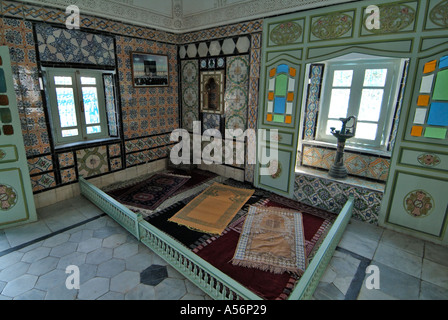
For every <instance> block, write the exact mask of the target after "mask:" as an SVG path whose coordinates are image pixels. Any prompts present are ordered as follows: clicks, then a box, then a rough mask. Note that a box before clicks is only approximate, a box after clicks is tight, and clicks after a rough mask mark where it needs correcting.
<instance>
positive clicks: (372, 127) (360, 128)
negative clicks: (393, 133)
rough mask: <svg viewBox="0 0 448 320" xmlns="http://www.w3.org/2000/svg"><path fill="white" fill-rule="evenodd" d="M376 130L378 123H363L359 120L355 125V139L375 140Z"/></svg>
mask: <svg viewBox="0 0 448 320" xmlns="http://www.w3.org/2000/svg"><path fill="white" fill-rule="evenodd" d="M377 130H378V125H377V124H376V123H365V122H364V123H363V122H359V121H358V123H357V125H356V134H355V138H357V139H366V140H375V139H376V131H377Z"/></svg>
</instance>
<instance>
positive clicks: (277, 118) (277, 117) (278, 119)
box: [273, 114, 285, 123]
mask: <svg viewBox="0 0 448 320" xmlns="http://www.w3.org/2000/svg"><path fill="white" fill-rule="evenodd" d="M273 121H274V122H282V123H283V122H285V116H282V115H278V114H275V115H274V119H273Z"/></svg>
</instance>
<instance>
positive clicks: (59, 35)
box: [36, 24, 115, 66]
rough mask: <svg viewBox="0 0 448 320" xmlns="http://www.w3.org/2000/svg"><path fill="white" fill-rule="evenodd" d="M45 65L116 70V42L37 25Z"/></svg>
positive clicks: (80, 32)
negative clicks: (94, 66) (68, 65)
mask: <svg viewBox="0 0 448 320" xmlns="http://www.w3.org/2000/svg"><path fill="white" fill-rule="evenodd" d="M36 35H37V45H38V48H39V57H40V60H41V61H51V62H72V63H83V64H95V65H105V66H114V65H115V52H114V39H113V38H112V37H107V36H104V35H99V34H93V33H88V32H82V31H78V30H70V29H67V28H54V27H52V26H50V25H48V24H36Z"/></svg>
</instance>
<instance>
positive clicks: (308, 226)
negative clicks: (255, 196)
mask: <svg viewBox="0 0 448 320" xmlns="http://www.w3.org/2000/svg"><path fill="white" fill-rule="evenodd" d="M257 192H258V193H260V194H262V196H261V197H262V199H259V200H258V201H257V203H256V204H255V205H257V206H266V207H282V208H288V209H293V210H298V211H300V212H301V213H302V221H303V230H304V237H305V244H306V255H307V265H309V263H310V262H311V260H312V258H313V256H314V255H315V253H316V252H317V250H318V249H319V246H320V243H321V242H322V241H323V239H324V238H325V235H326V234H327V233H328V231H329V230H330V228H331V226H332V222H333V221H334V220H335V219H336V215H335V214H333V213H330V212H328V211H325V210H323V209H319V208H314V207H311V206H309V205H306V204H303V203H300V202H297V201H294V200H292V199H289V198H285V197H282V196H278V195H275V194H273V193H267V192H264V191H260V190H258V189H256V193H257ZM245 218H246V216H242V217H241V218H239V219H236V220H235V221H234V222H232V223H231V224H230V225H229V226H228V228H227V229H226V230H225V231H224V232H223V234H221V236H216V237H211V238H209V239H207V240H206V241H204V242H203V243H201V244H200V245H198V246H196V248H194V249H193V252H195V253H196V254H197V255H198V256H200V257H201V258H203V259H204V260H206V261H207V262H209V263H210V264H211V265H213V266H214V267H216V268H217V269H219V270H221V271H222V272H224V273H225V274H226V275H228V276H229V277H231V278H232V279H234V280H236V281H238V282H239V283H241V284H242V285H244V286H245V287H246V288H248V289H250V290H251V291H253V292H254V293H256V294H257V295H259V296H260V297H261V298H263V299H267V300H285V299H287V298H288V296H289V295H290V293H291V291H292V290H293V289H294V287H295V284H296V282H297V281H298V280H299V279H300V276H299V275H297V274H293V273H290V272H284V273H282V274H275V273H272V272H268V271H263V270H260V269H255V268H246V267H240V266H235V265H233V264H232V262H231V260H232V258H233V257H234V253H235V250H236V248H237V245H238V241H239V237H240V234H241V232H242V230H243V226H244V221H245Z"/></svg>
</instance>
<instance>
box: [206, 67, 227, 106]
mask: <svg viewBox="0 0 448 320" xmlns="http://www.w3.org/2000/svg"><path fill="white" fill-rule="evenodd" d="M201 112H208V113H216V114H223V113H224V70H217V71H202V72H201Z"/></svg>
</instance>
